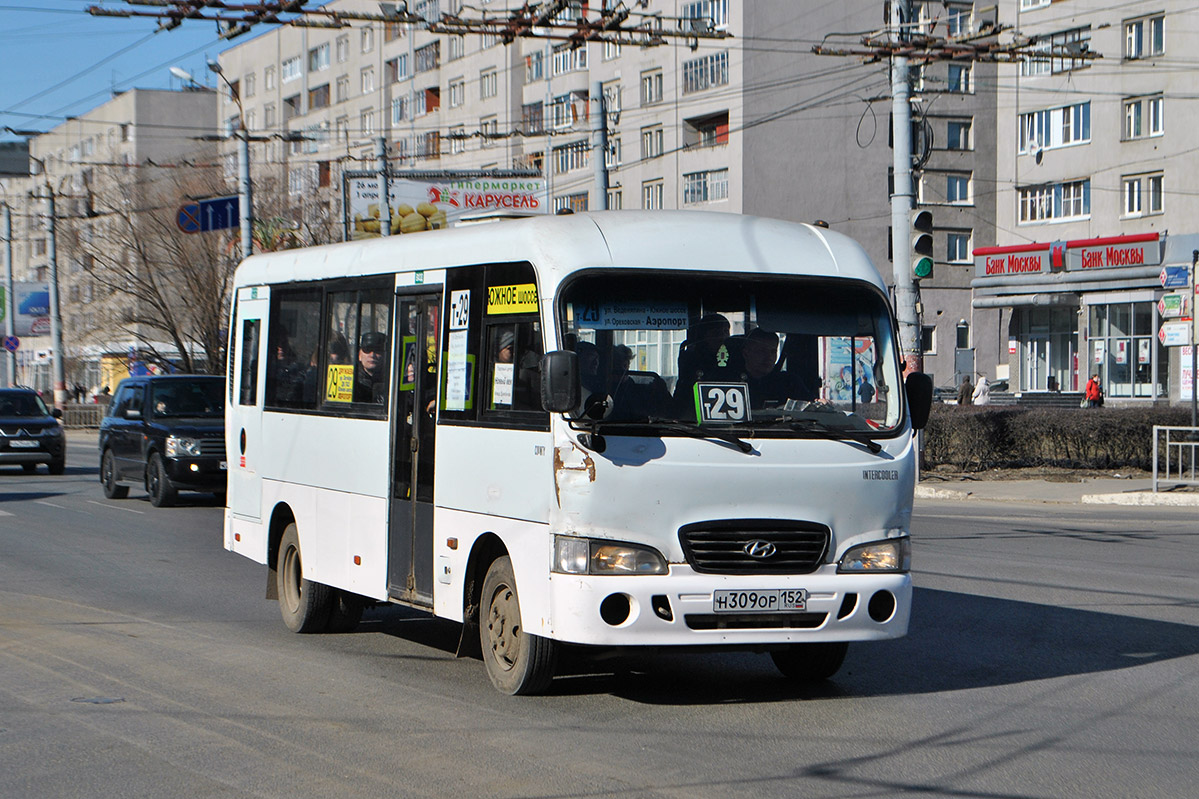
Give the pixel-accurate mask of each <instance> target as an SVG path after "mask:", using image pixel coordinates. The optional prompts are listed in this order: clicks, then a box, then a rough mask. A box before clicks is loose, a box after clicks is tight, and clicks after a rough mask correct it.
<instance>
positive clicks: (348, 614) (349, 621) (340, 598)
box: [325, 589, 366, 633]
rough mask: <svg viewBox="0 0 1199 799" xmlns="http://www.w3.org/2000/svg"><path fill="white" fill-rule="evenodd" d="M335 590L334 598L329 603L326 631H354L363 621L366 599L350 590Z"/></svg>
mask: <svg viewBox="0 0 1199 799" xmlns="http://www.w3.org/2000/svg"><path fill="white" fill-rule="evenodd" d="M332 590H333V598H332V600H331V601H330V603H329V606H330V607H329V623H328V624H327V625H326V626H325V631H326V632H330V633H352V632H354V630H355V629H356V628H357V627H358V622H360V621H362V611H363V609H364V608H365V607H366V600H365V599H364V598H363V597H360V596H358V595H357V594H352V593H350V592H349V591H340V590H337V589H332Z"/></svg>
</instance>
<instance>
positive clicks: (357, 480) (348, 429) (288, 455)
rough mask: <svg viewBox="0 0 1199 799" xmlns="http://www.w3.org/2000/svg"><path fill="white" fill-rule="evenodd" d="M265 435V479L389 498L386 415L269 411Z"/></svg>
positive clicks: (262, 462) (388, 446) (263, 434)
mask: <svg viewBox="0 0 1199 799" xmlns="http://www.w3.org/2000/svg"><path fill="white" fill-rule="evenodd" d="M262 438H263V448H264V449H265V451H266V453H267V454H265V455H264V456H263V458H262V459H260V463H261V471H262V476H263V478H265V479H273V480H282V481H285V482H288V483H299V484H302V485H309V486H322V487H324V488H329V489H333V490H335V491H346V492H349V493H353V494H366V495H368V496H372V497H378V498H380V499H386V498H387V491H388V480H389V479H390V468H389V466H388V464H389V463H390V457H391V455H390V438H389V433H388V429H387V421H386V420H381V419H347V418H345V417H339V416H316V415H308V414H300V413H274V412H271V411H267V412H266V413H264V414H263V419H262ZM264 512H265V509H264Z"/></svg>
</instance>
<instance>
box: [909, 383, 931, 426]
mask: <svg viewBox="0 0 1199 799" xmlns="http://www.w3.org/2000/svg"><path fill="white" fill-rule="evenodd" d="M903 388H904V391H905V392H907V395H908V412H909V413H911V415H912V429H913V430H923V429H924V426H925V425H927V424H928V414H929V411H931V410H932V408H933V379H932V378H931V377H929V376H928V375H926V374H924V373H923V372H912V373H911V374H910V375H908V376H907V379H906V380H904V381H903Z"/></svg>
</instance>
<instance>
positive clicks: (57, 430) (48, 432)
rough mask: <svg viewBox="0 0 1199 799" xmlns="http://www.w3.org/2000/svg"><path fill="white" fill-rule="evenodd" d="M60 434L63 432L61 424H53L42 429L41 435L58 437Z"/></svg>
mask: <svg viewBox="0 0 1199 799" xmlns="http://www.w3.org/2000/svg"><path fill="white" fill-rule="evenodd" d="M62 434H63V432H62V426H61V425H54V426H52V427H47V428H45V429H44V430H42V435H43V436H48V437H50V438H58V437H59V436H61V435H62Z"/></svg>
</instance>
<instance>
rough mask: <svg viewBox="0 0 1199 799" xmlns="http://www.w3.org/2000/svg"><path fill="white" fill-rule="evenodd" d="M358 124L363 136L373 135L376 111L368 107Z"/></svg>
mask: <svg viewBox="0 0 1199 799" xmlns="http://www.w3.org/2000/svg"><path fill="white" fill-rule="evenodd" d="M358 124H359V127H360V128H361V130H362V135H363V136H371V135H373V134H374V132H375V112H374V111H373V110H371V109H369V108H368V109H367V110H365V111H363V112H362V114H361V115H359V117H358Z"/></svg>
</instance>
